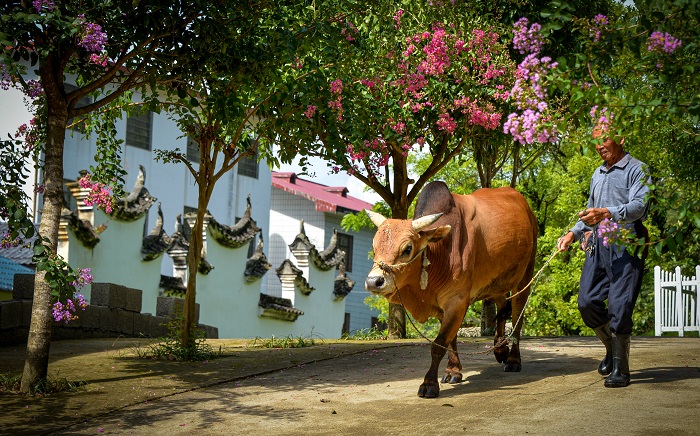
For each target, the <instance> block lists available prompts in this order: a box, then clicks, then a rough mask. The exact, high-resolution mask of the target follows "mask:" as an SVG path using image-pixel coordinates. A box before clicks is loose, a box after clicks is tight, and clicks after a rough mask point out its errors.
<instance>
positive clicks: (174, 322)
mask: <svg viewBox="0 0 700 436" xmlns="http://www.w3.org/2000/svg"><path fill="white" fill-rule="evenodd" d="M180 326H181V319H180V318H179V317H175V318H172V319H170V321H168V323H167V324H166V327H167V328H168V333H167V334H166V335H165V336H164V337H161V338H158V339H156V340H155V341H154V342H152V343H150V344H145V345H141V344H135V345H134V346H133V347H131V351H132V352H133V353H134V354H135V355H136V356H137V357H139V358H142V359H154V360H177V361H187V362H192V361H204V360H211V359H215V358H217V357H223V355H224V353H223V350H222V349H221V347H220V346H219V349H218V350H214V348H213V347H212V346H211V345H209V344H207V342H206V334H205V333H204V330H202V329H200V328H198V327H196V326H193V327H192V330H191V335H192V338H193V339H192V340H191V343H190V344H187V345H183V344H182V342H180Z"/></svg>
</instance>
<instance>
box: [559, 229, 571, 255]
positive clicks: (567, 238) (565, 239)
mask: <svg viewBox="0 0 700 436" xmlns="http://www.w3.org/2000/svg"><path fill="white" fill-rule="evenodd" d="M572 242H574V232H569V233H567V234H566V235H564V236H562V237H561V238H559V240H558V241H557V249H558V250H559V251H566V250H567V249H568V248H569V245H571V243H572Z"/></svg>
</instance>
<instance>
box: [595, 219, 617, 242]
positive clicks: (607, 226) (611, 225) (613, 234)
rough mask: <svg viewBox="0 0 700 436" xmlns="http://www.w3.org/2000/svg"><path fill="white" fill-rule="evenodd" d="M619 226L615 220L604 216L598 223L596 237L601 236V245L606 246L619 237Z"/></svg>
mask: <svg viewBox="0 0 700 436" xmlns="http://www.w3.org/2000/svg"><path fill="white" fill-rule="evenodd" d="M619 231H620V226H619V224H617V223H616V222H615V221H611V220H609V219H608V218H605V219H604V220H603V221H601V222H600V223H599V224H598V237H599V238H603V245H604V246H606V247H607V246H608V245H609V244H610V242H612V241H614V240H615V239H619Z"/></svg>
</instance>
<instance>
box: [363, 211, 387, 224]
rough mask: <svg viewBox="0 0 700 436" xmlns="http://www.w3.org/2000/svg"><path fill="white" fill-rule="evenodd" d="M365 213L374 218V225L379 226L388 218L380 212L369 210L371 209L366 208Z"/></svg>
mask: <svg viewBox="0 0 700 436" xmlns="http://www.w3.org/2000/svg"><path fill="white" fill-rule="evenodd" d="M365 213H366V214H367V216H368V217H369V219H371V220H372V222H373V223H374V225H375V226H377V228H379V226H381V225H382V223H383V222H384V221H386V218H385V217H384V216H382V214H380V213H377V212H372V211H371V210H369V209H365Z"/></svg>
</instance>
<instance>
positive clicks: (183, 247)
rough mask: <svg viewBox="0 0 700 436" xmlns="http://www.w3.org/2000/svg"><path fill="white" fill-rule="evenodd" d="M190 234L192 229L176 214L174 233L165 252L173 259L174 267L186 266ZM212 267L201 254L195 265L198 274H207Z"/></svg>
mask: <svg viewBox="0 0 700 436" xmlns="http://www.w3.org/2000/svg"><path fill="white" fill-rule="evenodd" d="M191 234H192V229H191V228H190V225H189V223H188V222H187V220H186V219H183V218H182V215H181V214H178V215H177V218H176V219H175V233H173V235H172V236H171V237H170V245H169V246H168V249H167V253H168V255H169V256H170V257H171V258H172V259H173V263H174V264H175V267H179V268H186V267H187V266H186V265H187V252H188V251H189V249H190V235H191ZM213 269H214V265H212V264H211V263H209V261H208V260H207V259H206V258H205V257H204V256H202V258H201V259H200V260H199V265H198V266H197V271H198V272H199V273H200V274H204V275H207V274H209V273H210V272H211V270H213Z"/></svg>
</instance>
